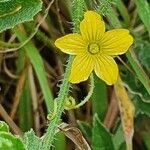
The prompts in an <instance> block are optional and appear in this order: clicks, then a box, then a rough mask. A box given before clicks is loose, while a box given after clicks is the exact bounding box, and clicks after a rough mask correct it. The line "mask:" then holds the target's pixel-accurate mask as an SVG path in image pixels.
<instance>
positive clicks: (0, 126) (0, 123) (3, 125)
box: [0, 121, 9, 132]
mask: <svg viewBox="0 0 150 150" xmlns="http://www.w3.org/2000/svg"><path fill="white" fill-rule="evenodd" d="M1 131H3V132H9V127H8V125H7V124H6V123H5V122H4V121H0V132H1Z"/></svg>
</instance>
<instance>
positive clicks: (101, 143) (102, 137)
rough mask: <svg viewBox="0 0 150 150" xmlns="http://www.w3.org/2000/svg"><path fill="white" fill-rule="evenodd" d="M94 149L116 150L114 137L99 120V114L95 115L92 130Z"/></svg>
mask: <svg viewBox="0 0 150 150" xmlns="http://www.w3.org/2000/svg"><path fill="white" fill-rule="evenodd" d="M92 149H93V150H114V145H113V142H112V137H111V135H110V133H109V132H108V131H107V130H106V128H105V127H104V126H103V125H102V123H101V122H100V120H99V119H98V116H97V114H96V115H94V121H93V129H92Z"/></svg>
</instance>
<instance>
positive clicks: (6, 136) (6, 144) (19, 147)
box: [0, 132, 25, 150]
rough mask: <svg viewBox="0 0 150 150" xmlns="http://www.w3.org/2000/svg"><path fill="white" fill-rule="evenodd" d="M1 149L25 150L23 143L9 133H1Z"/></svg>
mask: <svg viewBox="0 0 150 150" xmlns="http://www.w3.org/2000/svg"><path fill="white" fill-rule="evenodd" d="M0 149H1V150H25V146H24V144H23V142H22V141H21V140H20V139H19V138H18V137H15V136H13V135H12V134H10V133H7V132H0Z"/></svg>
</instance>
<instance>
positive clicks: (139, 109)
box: [133, 96, 150, 117]
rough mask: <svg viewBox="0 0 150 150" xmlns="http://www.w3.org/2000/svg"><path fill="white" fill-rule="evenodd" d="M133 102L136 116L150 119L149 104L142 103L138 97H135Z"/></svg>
mask: <svg viewBox="0 0 150 150" xmlns="http://www.w3.org/2000/svg"><path fill="white" fill-rule="evenodd" d="M133 102H134V106H135V108H136V116H137V115H138V114H145V115H147V116H149V117H150V102H149V103H148V102H147V103H146V102H143V101H142V100H141V97H139V96H135V97H134V98H133Z"/></svg>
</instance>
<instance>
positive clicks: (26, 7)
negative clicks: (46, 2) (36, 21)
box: [0, 0, 42, 32]
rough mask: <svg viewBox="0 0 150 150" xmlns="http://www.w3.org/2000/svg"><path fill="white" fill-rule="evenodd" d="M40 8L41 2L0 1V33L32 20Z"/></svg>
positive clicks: (33, 0)
mask: <svg viewBox="0 0 150 150" xmlns="http://www.w3.org/2000/svg"><path fill="white" fill-rule="evenodd" d="M41 8H42V1H41V0H32V1H30V0H1V1H0V32H2V31H3V30H6V29H9V28H12V27H14V26H15V25H17V24H19V23H22V22H25V21H30V20H32V19H33V17H34V16H35V15H36V14H37V13H38V12H39V11H40V10H41Z"/></svg>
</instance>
